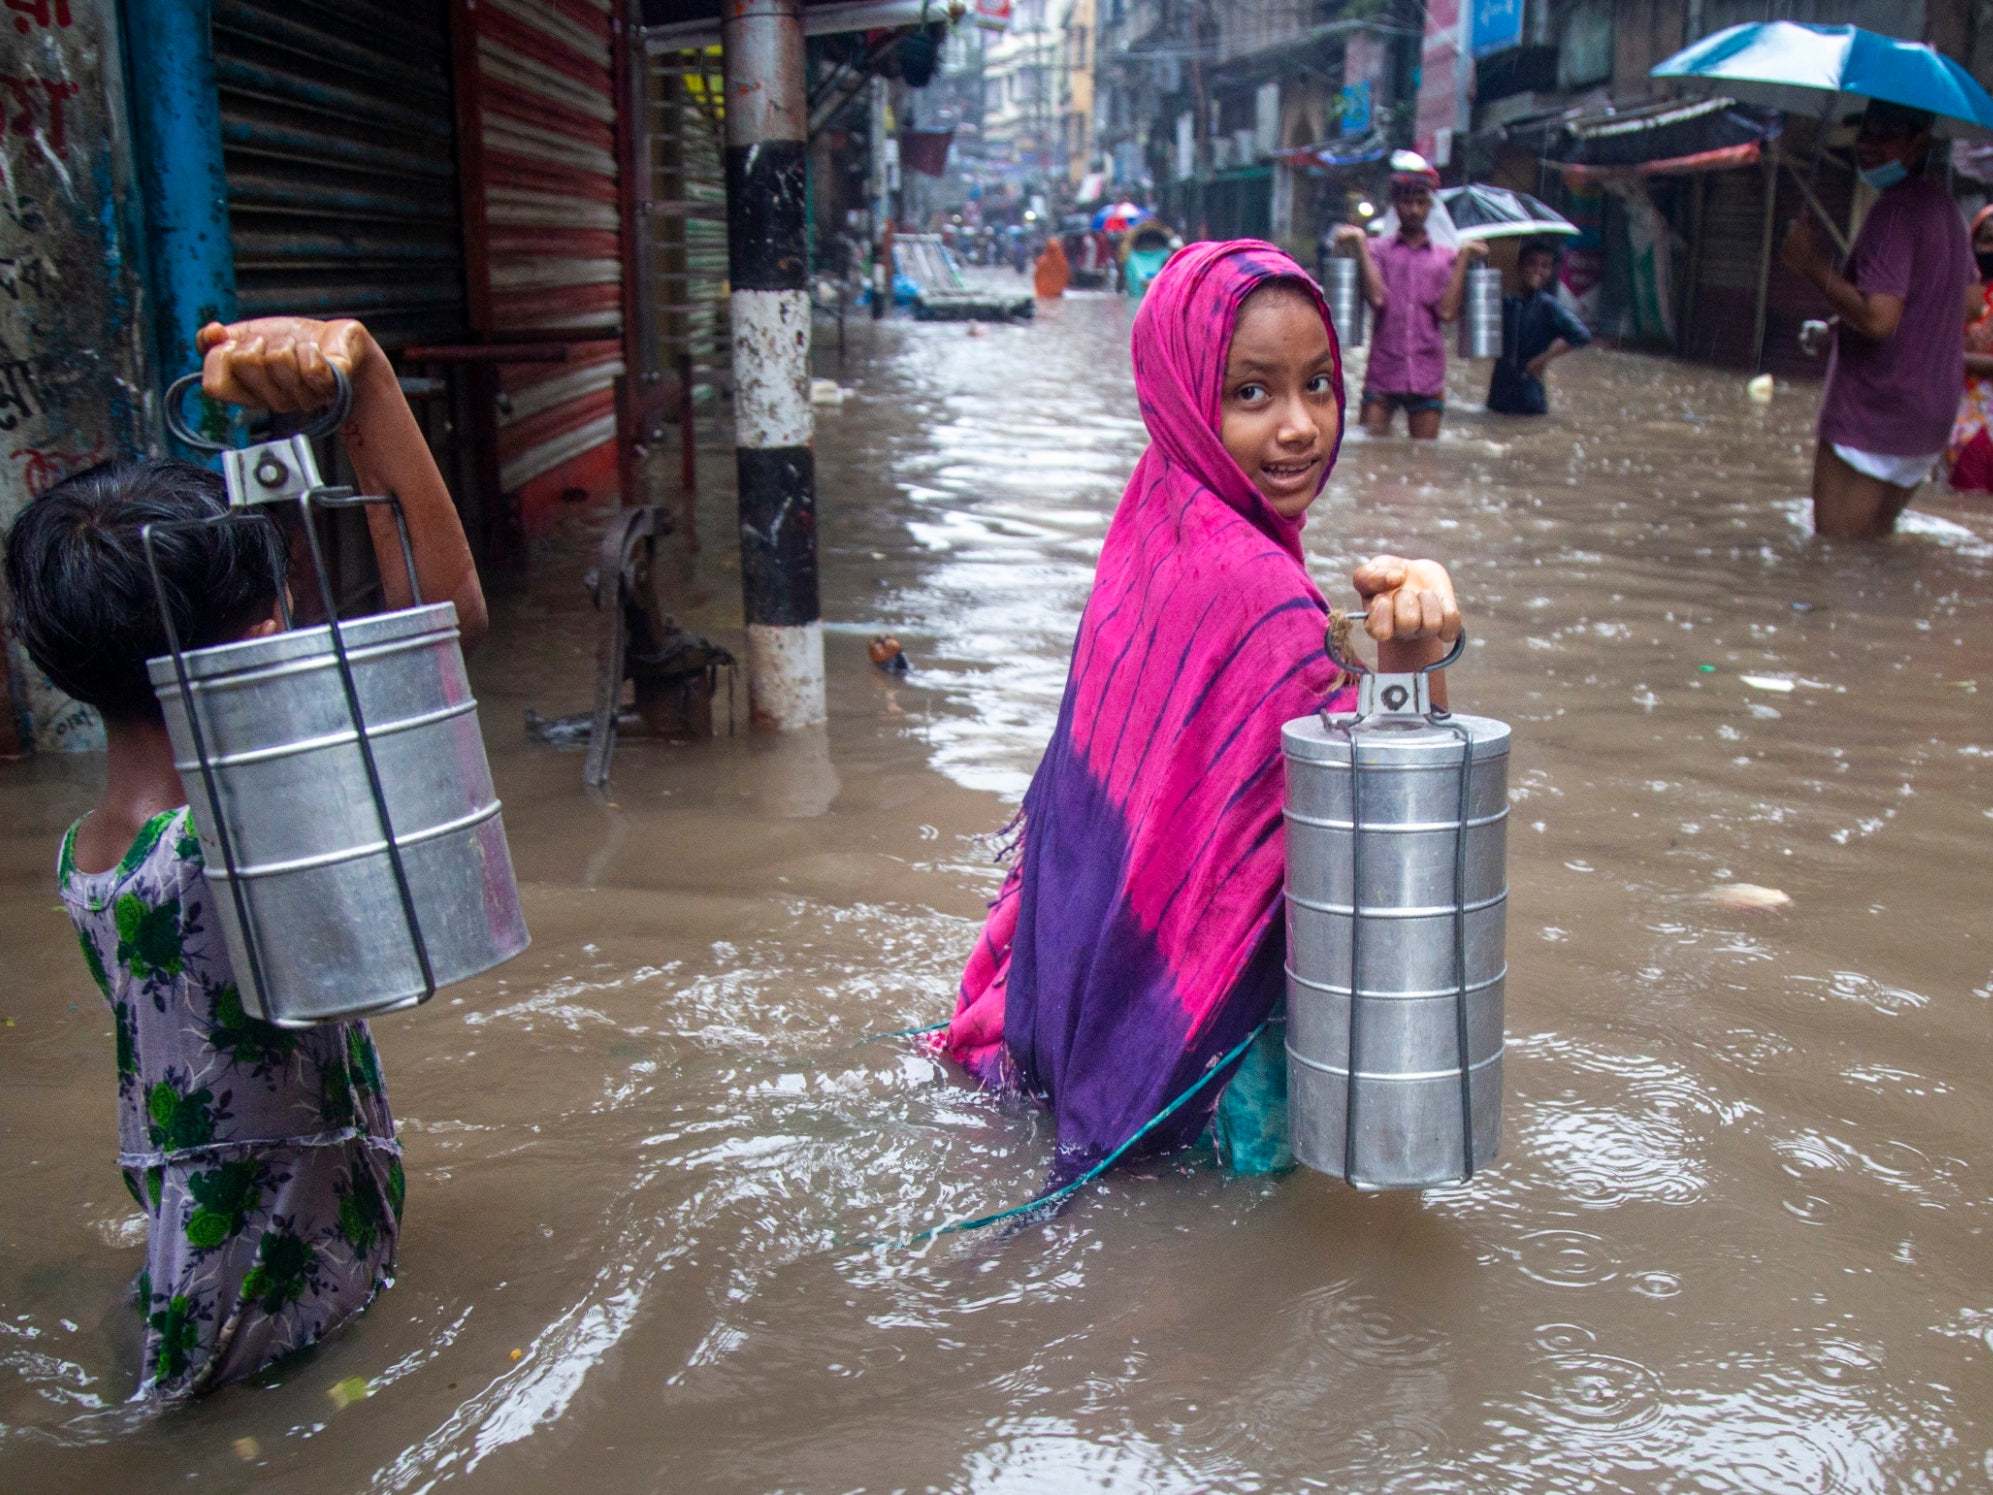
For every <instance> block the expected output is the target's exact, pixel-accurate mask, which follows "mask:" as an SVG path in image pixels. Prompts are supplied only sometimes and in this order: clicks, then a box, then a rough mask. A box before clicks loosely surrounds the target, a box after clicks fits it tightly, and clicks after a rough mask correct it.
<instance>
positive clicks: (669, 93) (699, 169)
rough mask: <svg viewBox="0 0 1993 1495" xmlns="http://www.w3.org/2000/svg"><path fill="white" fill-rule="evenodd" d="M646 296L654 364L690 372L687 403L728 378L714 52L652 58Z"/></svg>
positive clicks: (671, 372) (721, 129)
mask: <svg viewBox="0 0 1993 1495" xmlns="http://www.w3.org/2000/svg"><path fill="white" fill-rule="evenodd" d="M651 66H652V87H651V110H652V120H651V131H650V138H651V142H652V147H651V148H652V163H653V170H654V171H655V173H656V177H655V181H656V187H655V191H654V196H653V206H652V216H653V218H654V219H655V226H654V230H653V234H652V239H651V243H652V262H653V266H654V268H653V270H652V275H651V279H652V283H653V289H652V295H653V298H654V300H655V303H656V304H657V305H658V306H659V307H660V308H661V309H662V315H661V316H660V317H659V318H658V326H659V331H660V334H661V336H662V339H663V344H664V349H663V365H662V366H663V368H664V371H665V374H666V376H667V377H668V378H673V379H676V378H677V377H678V376H679V372H680V370H681V369H682V368H685V367H688V366H689V368H690V371H691V380H692V394H693V399H694V400H695V401H696V402H704V401H707V400H712V399H717V398H718V396H719V393H720V391H721V390H722V389H723V388H724V387H725V384H726V381H727V378H728V372H727V370H728V366H729V360H730V359H731V357H732V343H731V339H730V336H729V333H728V326H727V295H726V290H727V182H726V160H725V153H724V152H725V141H724V135H725V117H724V113H723V109H722V104H721V101H722V99H723V98H724V96H725V95H724V93H723V91H722V84H721V76H720V52H719V48H717V47H714V48H711V49H709V50H707V51H704V52H668V53H664V54H662V55H660V56H659V57H657V58H655V59H654V60H653V62H652V65H651Z"/></svg>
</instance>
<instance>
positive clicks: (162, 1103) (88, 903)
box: [59, 810, 407, 1399]
mask: <svg viewBox="0 0 1993 1495" xmlns="http://www.w3.org/2000/svg"><path fill="white" fill-rule="evenodd" d="M74 835H75V833H74V831H73V830H72V831H71V833H70V836H69V837H68V838H66V839H65V840H64V843H63V848H62V856H61V861H60V864H59V876H60V883H61V888H62V897H63V902H64V904H65V906H66V907H67V909H68V912H69V915H70V918H71V920H72V922H73V923H74V924H75V926H76V931H77V935H78V939H79V943H80V946H81V948H82V951H83V961H84V966H85V969H86V970H87V971H88V972H89V976H90V979H91V981H92V982H93V983H95V985H96V986H97V988H98V990H99V991H101V992H102V993H103V995H104V998H105V1001H106V1004H107V1005H108V1006H109V1007H110V1009H111V1014H112V1017H113V1020H114V1034H115V1040H116V1056H117V1073H118V1095H119V1108H118V1138H119V1156H118V1163H119V1167H120V1169H121V1170H122V1172H123V1175H124V1180H125V1187H126V1188H127V1189H128V1190H129V1191H130V1193H131V1196H132V1199H133V1201H134V1203H136V1204H137V1206H138V1207H139V1208H140V1209H141V1210H143V1211H144V1212H145V1214H146V1215H147V1216H148V1217H149V1225H150V1229H149V1231H148V1240H147V1246H146V1260H145V1266H144V1269H143V1270H142V1271H141V1272H140V1273H139V1274H138V1279H137V1283H136V1301H137V1307H138V1312H139V1316H140V1318H141V1319H142V1320H143V1322H144V1325H145V1348H144V1361H143V1370H142V1373H141V1374H142V1382H143V1384H142V1386H141V1392H142V1393H143V1394H145V1395H147V1396H151V1397H155V1398H160V1399H177V1398H181V1397H185V1396H191V1395H194V1394H197V1393H199V1392H202V1391H207V1390H211V1389H213V1388H214V1387H216V1386H219V1385H222V1384H224V1383H226V1382H228V1381H232V1380H236V1379H239V1378H240V1377H242V1376H246V1375H249V1374H251V1373H253V1372H254V1371H256V1370H257V1369H259V1368H260V1367H262V1366H263V1365H266V1364H268V1363H270V1362H271V1361H273V1360H275V1359H278V1358H280V1357H281V1356H284V1355H287V1354H291V1353H293V1352H295V1351H297V1350H300V1349H303V1348H304V1347H305V1346H307V1345H310V1344H313V1343H315V1342H316V1341H317V1340H318V1339H320V1338H322V1337H323V1336H324V1335H325V1334H327V1333H329V1332H331V1331H332V1330H333V1329H334V1328H336V1327H337V1326H338V1325H339V1324H341V1323H343V1322H344V1321H345V1320H346V1319H348V1318H350V1317H352V1316H353V1315H354V1314H356V1313H358V1312H359V1311H360V1310H361V1309H363V1308H364V1307H366V1305H367V1304H368V1303H369V1302H370V1301H371V1300H372V1298H373V1296H374V1294H376V1293H377V1292H379V1291H380V1289H381V1288H383V1287H385V1286H387V1285H388V1284H389V1283H390V1282H392V1280H393V1271H394V1257H395V1246H396V1242H397V1239H398V1237H399V1235H400V1222H401V1212H402V1204H403V1197H404V1193H405V1190H406V1186H407V1184H406V1176H405V1174H404V1173H403V1170H402V1164H401V1157H400V1148H399V1146H398V1145H397V1144H396V1142H395V1140H394V1118H393V1116H392V1114H391V1112H390V1111H389V1109H388V1102H387V1090H386V1086H385V1084H384V1082H383V1080H382V1076H381V1065H380V1057H379V1055H378V1054H377V1053H376V1051H375V1049H374V1044H373V1039H372V1036H371V1035H370V1034H369V1033H368V1031H367V1029H366V1026H365V1024H362V1023H339V1024H328V1025H325V1026H323V1027H318V1028H313V1029H309V1030H306V1031H301V1032H293V1031H290V1030H287V1029H282V1028H278V1027H275V1026H273V1025H271V1024H269V1023H265V1022H262V1021H260V1020H259V1019H257V1018H255V1017H253V1016H251V1015H250V1013H249V1011H248V1009H247V1008H246V1006H245V1005H244V1002H243V998H242V992H241V989H240V987H239V986H238V985H237V983H236V979H235V976H234V973H233V972H232V971H231V970H230V968H229V962H228V954H227V949H226V946H225V944H224V942H223V940H222V937H221V933H220V930H219V929H218V928H217V927H216V925H215V922H214V920H213V918H212V917H211V910H210V908H209V905H210V903H211V901H212V894H211V893H210V891H209V888H208V885H207V880H206V878H205V876H204V875H203V873H202V867H201V854H200V843H199V840H198V839H197V838H196V837H195V835H194V834H193V831H192V829H191V826H190V824H189V821H188V816H187V813H186V812H185V811H184V810H180V811H175V812H173V813H171V814H167V815H162V816H159V817H157V818H155V819H154V820H153V821H152V822H151V823H149V824H148V825H147V826H146V827H145V829H144V830H143V831H142V832H141V833H140V835H139V836H138V838H137V839H136V840H135V841H134V842H133V843H132V849H131V850H130V851H129V852H128V853H126V855H125V857H124V859H123V860H122V861H120V862H119V864H118V865H117V866H116V867H115V868H113V869H112V870H111V871H109V872H102V873H85V872H81V871H79V870H78V869H77V867H76V865H75V860H74V853H73V847H74Z"/></svg>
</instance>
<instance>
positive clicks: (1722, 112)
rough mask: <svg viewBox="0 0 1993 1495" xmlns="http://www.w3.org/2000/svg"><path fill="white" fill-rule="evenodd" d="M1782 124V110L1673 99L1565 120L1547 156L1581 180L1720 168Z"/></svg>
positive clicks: (1754, 150) (1740, 162) (1741, 160)
mask: <svg viewBox="0 0 1993 1495" xmlns="http://www.w3.org/2000/svg"><path fill="white" fill-rule="evenodd" d="M1783 127H1784V126H1783V123H1782V121H1781V120H1780V117H1779V116H1778V115H1777V114H1775V113H1773V112H1771V111H1769V110H1763V109H1752V108H1748V107H1746V106H1744V105H1740V104H1739V103H1738V102H1737V101H1736V100H1735V99H1729V98H1714V99H1697V100H1695V101H1693V102H1683V101H1681V100H1671V101H1669V102H1667V103H1661V104H1650V105H1647V106H1646V107H1644V108H1640V109H1629V110H1624V111H1619V112H1614V111H1606V112H1602V113H1598V114H1591V115H1579V116H1577V117H1575V118H1571V119H1566V120H1565V121H1564V122H1563V125H1562V127H1561V128H1560V129H1558V130H1557V131H1556V132H1555V133H1554V134H1552V135H1551V137H1550V139H1549V140H1548V141H1547V142H1546V143H1545V146H1544V151H1543V154H1544V156H1545V158H1546V159H1547V160H1548V161H1549V163H1550V164H1551V165H1552V166H1556V167H1559V168H1561V169H1563V170H1564V171H1565V172H1566V173H1568V174H1570V175H1573V176H1577V177H1580V178H1583V177H1588V176H1607V175H1612V174H1614V173H1619V172H1624V173H1627V174H1630V175H1637V176H1667V175H1676V174H1680V173H1685V172H1695V171H1721V170H1727V169H1729V168H1730V167H1734V166H1748V165H1750V164H1751V163H1752V162H1753V161H1756V160H1757V159H1758V158H1759V156H1760V155H1761V154H1762V153H1763V150H1764V144H1765V142H1766V141H1767V140H1772V139H1775V138H1776V137H1777V136H1778V134H1779V132H1780V131H1781V130H1782V129H1783Z"/></svg>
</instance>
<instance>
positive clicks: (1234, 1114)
mask: <svg viewBox="0 0 1993 1495" xmlns="http://www.w3.org/2000/svg"><path fill="white" fill-rule="evenodd" d="M1212 1132H1213V1138H1214V1140H1215V1142H1216V1143H1217V1147H1218V1161H1219V1162H1220V1163H1222V1164H1224V1165H1225V1167H1227V1168H1229V1169H1230V1170H1231V1171H1232V1172H1234V1173H1240V1174H1248V1175H1250V1174H1262V1173H1285V1172H1286V1171H1287V1170H1288V1169H1290V1168H1292V1167H1293V1166H1294V1150H1293V1148H1292V1147H1291V1146H1290V1145H1289V1143H1288V1133H1287V1016H1286V1013H1285V1012H1276V1013H1274V1015H1273V1016H1272V1017H1271V1018H1269V1019H1268V1020H1267V1024H1266V1028H1265V1030H1264V1031H1262V1032H1261V1034H1260V1035H1259V1037H1258V1038H1257V1039H1255V1040H1254V1041H1253V1045H1252V1047H1251V1048H1249V1049H1247V1050H1246V1052H1245V1056H1244V1057H1243V1058H1241V1059H1240V1060H1239V1067H1238V1069H1237V1070H1235V1071H1234V1072H1233V1074H1232V1078H1231V1081H1230V1083H1229V1084H1227V1085H1226V1086H1225V1089H1224V1091H1223V1092H1222V1093H1221V1094H1220V1095H1219V1097H1218V1113H1217V1115H1216V1116H1215V1117H1213V1118H1212Z"/></svg>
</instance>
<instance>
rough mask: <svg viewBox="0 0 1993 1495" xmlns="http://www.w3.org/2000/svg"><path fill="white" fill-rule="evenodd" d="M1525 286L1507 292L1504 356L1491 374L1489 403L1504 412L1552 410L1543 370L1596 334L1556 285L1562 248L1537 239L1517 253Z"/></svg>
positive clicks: (1587, 341) (1517, 270)
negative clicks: (1561, 297) (1561, 298)
mask: <svg viewBox="0 0 1993 1495" xmlns="http://www.w3.org/2000/svg"><path fill="white" fill-rule="evenodd" d="M1516 275H1517V277H1518V279H1519V280H1520V281H1521V289H1520V291H1519V292H1518V293H1517V294H1516V295H1513V296H1504V297H1503V298H1502V356H1501V357H1500V358H1498V359H1496V360H1495V368H1494V372H1493V373H1492V374H1491V375H1490V376H1489V378H1488V408H1489V409H1490V410H1493V411H1496V412H1497V413H1499V414H1502V415H1547V414H1549V413H1550V397H1549V395H1548V394H1547V393H1546V392H1545V390H1544V388H1543V374H1544V371H1545V370H1546V369H1548V368H1549V367H1550V365H1551V364H1553V363H1555V362H1556V361H1557V360H1558V359H1560V358H1562V357H1563V356H1564V355H1565V354H1566V353H1575V352H1577V351H1578V349H1580V348H1582V347H1584V346H1585V344H1587V343H1589V342H1590V341H1591V340H1592V334H1591V331H1590V329H1589V328H1587V327H1586V326H1585V324H1584V323H1583V322H1581V321H1579V320H1578V318H1577V317H1576V315H1574V314H1573V313H1572V311H1571V310H1570V308H1569V307H1567V306H1565V305H1564V303H1563V302H1561V301H1559V300H1558V299H1557V295H1556V293H1555V292H1554V291H1552V290H1551V289H1550V287H1551V285H1552V284H1553V282H1554V281H1555V279H1556V275H1557V251H1556V250H1554V249H1552V248H1551V247H1550V245H1549V243H1548V241H1546V240H1543V239H1531V240H1529V241H1528V242H1526V243H1525V244H1524V245H1523V246H1522V250H1521V252H1520V253H1519V254H1518V255H1517V256H1516Z"/></svg>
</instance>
